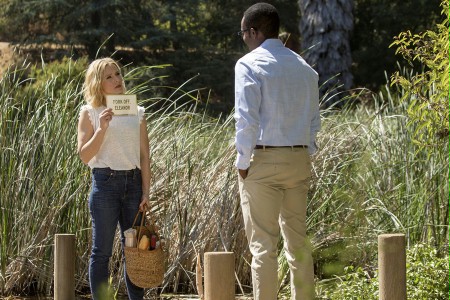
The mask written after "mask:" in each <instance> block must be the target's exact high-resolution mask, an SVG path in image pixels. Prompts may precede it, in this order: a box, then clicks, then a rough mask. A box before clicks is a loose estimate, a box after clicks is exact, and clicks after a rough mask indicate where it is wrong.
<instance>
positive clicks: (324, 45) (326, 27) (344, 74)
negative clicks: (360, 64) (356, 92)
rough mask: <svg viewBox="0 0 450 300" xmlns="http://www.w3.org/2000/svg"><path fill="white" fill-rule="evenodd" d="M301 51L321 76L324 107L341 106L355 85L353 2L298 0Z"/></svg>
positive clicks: (345, 0)
mask: <svg viewBox="0 0 450 300" xmlns="http://www.w3.org/2000/svg"><path fill="white" fill-rule="evenodd" d="M298 4H299V7H300V13H301V19H300V35H301V51H302V56H303V57H304V58H305V60H306V61H307V62H308V63H309V64H310V65H312V66H313V67H314V69H315V70H316V71H317V72H318V73H319V76H320V79H319V84H320V85H321V89H320V91H321V97H323V96H325V97H324V99H323V100H322V101H323V102H322V106H324V107H329V106H331V105H336V106H342V105H343V104H344V103H342V101H340V100H341V99H342V98H343V97H344V96H345V94H346V91H348V90H349V89H350V88H351V87H352V84H353V75H352V73H351V70H350V68H351V64H352V56H351V50H350V33H351V31H352V30H353V13H352V10H353V0H299V1H298Z"/></svg>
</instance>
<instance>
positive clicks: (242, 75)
mask: <svg viewBox="0 0 450 300" xmlns="http://www.w3.org/2000/svg"><path fill="white" fill-rule="evenodd" d="M318 81H319V76H318V74H317V72H316V71H314V69H313V68H312V67H311V66H309V65H308V64H307V63H306V62H305V61H304V60H303V58H301V57H300V55H298V54H296V53H295V52H293V51H291V50H290V49H288V48H286V47H285V46H284V45H283V43H282V42H281V41H280V40H279V39H267V40H265V41H264V42H263V43H262V44H261V46H259V47H258V48H256V49H255V50H253V51H251V52H250V53H248V54H247V55H245V56H243V57H242V58H241V59H239V60H238V62H237V63H236V66H235V114H234V118H235V120H236V140H235V143H236V149H237V153H238V154H237V161H236V167H237V168H238V169H243V170H245V169H247V168H248V167H249V166H250V158H251V155H252V152H253V149H254V148H255V145H266V146H292V145H307V146H308V149H309V152H310V154H313V153H314V152H315V151H316V144H315V138H316V134H317V132H318V131H319V130H320V113H319V88H318Z"/></svg>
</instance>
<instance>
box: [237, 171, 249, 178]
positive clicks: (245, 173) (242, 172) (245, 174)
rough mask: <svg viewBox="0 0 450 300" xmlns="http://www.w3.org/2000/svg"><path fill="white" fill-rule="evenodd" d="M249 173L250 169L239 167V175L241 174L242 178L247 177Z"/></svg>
mask: <svg viewBox="0 0 450 300" xmlns="http://www.w3.org/2000/svg"><path fill="white" fill-rule="evenodd" d="M247 174H248V169H245V170H242V169H239V175H241V177H242V179H245V178H247Z"/></svg>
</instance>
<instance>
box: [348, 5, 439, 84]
mask: <svg viewBox="0 0 450 300" xmlns="http://www.w3.org/2000/svg"><path fill="white" fill-rule="evenodd" d="M440 2H441V0H408V1H405V0H354V4H355V5H354V11H353V14H354V30H353V32H352V37H351V45H350V46H351V49H352V58H353V66H352V73H353V75H354V79H355V80H354V83H355V85H356V86H364V87H367V88H370V89H373V90H377V89H378V88H379V87H380V86H382V85H384V84H385V83H386V77H385V72H386V73H387V74H392V73H393V72H395V71H396V65H397V64H396V63H397V60H398V57H397V56H396V55H395V51H394V49H392V48H390V47H389V45H390V44H391V43H392V41H393V37H394V36H396V35H398V34H399V33H400V32H403V31H406V30H410V31H411V32H413V33H418V32H421V31H425V30H427V29H429V28H432V26H433V24H435V23H436V22H437V19H438V17H439V13H440V8H439V3H440Z"/></svg>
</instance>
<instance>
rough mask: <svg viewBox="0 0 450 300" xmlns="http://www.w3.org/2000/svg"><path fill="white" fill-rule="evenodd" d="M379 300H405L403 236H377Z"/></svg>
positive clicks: (404, 250)
mask: <svg viewBox="0 0 450 300" xmlns="http://www.w3.org/2000/svg"><path fill="white" fill-rule="evenodd" d="M378 276H379V277H378V278H379V283H380V297H379V299H380V300H405V299H406V249H405V235H404V234H382V235H379V236H378Z"/></svg>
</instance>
